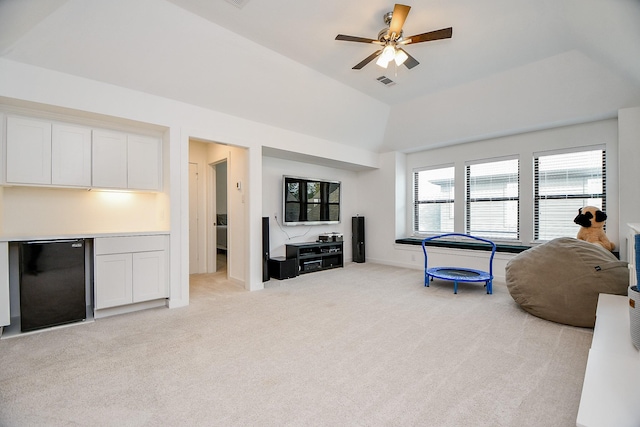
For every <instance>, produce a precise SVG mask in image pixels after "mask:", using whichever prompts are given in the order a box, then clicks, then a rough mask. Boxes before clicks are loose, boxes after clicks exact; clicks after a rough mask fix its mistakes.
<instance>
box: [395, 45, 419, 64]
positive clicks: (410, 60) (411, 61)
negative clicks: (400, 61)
mask: <svg viewBox="0 0 640 427" xmlns="http://www.w3.org/2000/svg"><path fill="white" fill-rule="evenodd" d="M398 50H401V51H403V52H404V53H405V54H406V55H407V59H406V60H405V61H404V66H405V67H407V68H408V69H412V68H413V67H415V66H416V65H419V64H420V63H419V62H418V60H417V59H416V58H414V57H413V56H411V55H409V54H408V53H407V51H406V50H404V49H403V48H401V47H399V48H398Z"/></svg>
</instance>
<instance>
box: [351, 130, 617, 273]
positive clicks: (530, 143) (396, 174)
mask: <svg viewBox="0 0 640 427" xmlns="http://www.w3.org/2000/svg"><path fill="white" fill-rule="evenodd" d="M596 144H606V147H607V163H608V166H607V167H608V169H607V181H608V188H609V190H610V191H609V192H608V193H607V211H608V212H607V213H608V214H610V217H609V218H610V219H609V220H608V221H607V223H608V225H609V226H608V228H607V235H608V236H609V238H610V239H611V240H612V241H614V242H616V244H618V243H619V241H620V239H619V235H618V202H619V197H618V192H617V181H618V178H617V175H618V172H617V168H616V164H617V157H618V154H617V153H618V123H617V120H615V119H610V120H602V121H596V122H592V123H586V124H582V125H574V126H567V127H560V128H555V129H548V130H544V131H538V132H531V133H525V134H519V135H513V136H509V137H502V138H495V139H488V140H484V141H478V142H474V143H466V144H460V145H455V146H450V147H443V148H439V149H434V150H428V151H422V152H417V153H412V154H407V155H406V160H405V159H403V158H402V156H401V155H398V154H397V153H386V154H384V155H382V156H381V157H380V169H378V170H373V171H368V172H361V173H360V180H359V183H360V184H359V187H360V191H359V196H360V201H359V206H360V208H359V209H360V210H361V211H363V212H365V213H367V212H370V213H371V217H372V218H371V220H370V221H367V232H366V238H367V242H366V252H367V260H368V261H372V262H378V263H384V264H391V265H398V266H404V267H409V268H422V267H423V263H424V256H423V254H422V249H421V247H420V246H411V245H397V244H395V243H394V242H395V240H396V239H398V238H402V237H409V236H411V235H412V212H413V211H412V200H413V195H412V189H413V183H412V172H413V169H414V168H420V167H425V166H436V165H442V164H455V165H456V167H457V169H458V170H463V168H464V162H465V161H469V160H479V159H490V158H495V157H503V156H509V155H518V156H520V159H521V164H520V175H521V177H520V179H521V181H520V182H521V191H522V192H521V195H520V210H521V211H520V218H521V223H524V224H527V223H530V224H533V219H532V218H533V194H532V192H530V191H529V192H527V191H523V190H526V189H530V188H532V186H533V183H532V181H533V161H532V160H531V161H529V160H528V159H533V153H535V152H539V151H548V150H556V149H563V148H571V147H579V146H583V145H596ZM396 180H401V181H402V184H404V185H401V183H399V182H398V181H396ZM456 191H457V192H458V193H459V192H460V191H462V195H461V197H462V196H463V195H464V192H463V191H464V190H463V189H461V188H457V189H456ZM455 216H456V221H457V222H456V224H463V222H462V218H464V205H463V204H457V205H456V211H455ZM567 221H568V222H569V223H572V222H573V218H568V219H567ZM393 224H403V225H404V227H396V228H394V227H393ZM461 231H462V229H461ZM520 232H521V243H522V244H530V243H531V242H532V241H533V230H532V229H531V230H529V229H521V230H520ZM623 243H624V242H623ZM429 251H430V254H433V258H432V259H433V260H434V261H435V262H437V263H442V264H445V263H446V264H452V265H463V266H468V267H472V268H482V269H486V267H487V266H486V265H484V264H485V259H486V257H485V256H484V255H482V253H479V252H478V251H459V250H453V251H452V250H447V249H437V248H434V249H429ZM453 256H455V259H452V257H453ZM513 256H514V255H513V254H506V253H498V254H496V258H495V260H494V262H495V264H494V274H495V276H496V277H497V278H498V279H500V278H504V267H505V266H506V263H507V262H508V260H509V259H511V258H512V257H513ZM460 263H463V264H460Z"/></svg>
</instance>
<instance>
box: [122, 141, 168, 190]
mask: <svg viewBox="0 0 640 427" xmlns="http://www.w3.org/2000/svg"><path fill="white" fill-rule="evenodd" d="M160 142H161V141H160V140H159V139H158V138H153V137H148V136H142V135H128V137H127V159H128V168H127V176H128V185H129V188H137V189H140V190H160V187H161V186H160V177H161V173H160V170H161V162H162V156H161V155H160V153H161V151H160V149H161V144H160Z"/></svg>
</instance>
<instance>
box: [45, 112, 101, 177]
mask: <svg viewBox="0 0 640 427" xmlns="http://www.w3.org/2000/svg"><path fill="white" fill-rule="evenodd" d="M51 183H52V184H54V185H76V186H82V187H89V186H91V129H90V128H85V127H80V126H70V125H59V124H54V125H53V128H52V136H51Z"/></svg>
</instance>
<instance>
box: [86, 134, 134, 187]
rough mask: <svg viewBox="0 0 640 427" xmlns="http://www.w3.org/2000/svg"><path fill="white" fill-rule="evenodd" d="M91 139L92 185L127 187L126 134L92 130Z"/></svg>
mask: <svg viewBox="0 0 640 427" xmlns="http://www.w3.org/2000/svg"><path fill="white" fill-rule="evenodd" d="M92 139H93V141H92V158H91V162H92V184H93V186H94V187H103V188H127V134H125V133H121V132H111V131H106V130H94V131H93V138H92Z"/></svg>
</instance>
